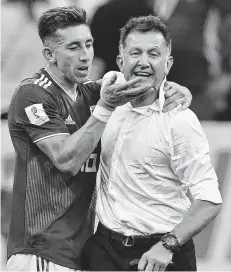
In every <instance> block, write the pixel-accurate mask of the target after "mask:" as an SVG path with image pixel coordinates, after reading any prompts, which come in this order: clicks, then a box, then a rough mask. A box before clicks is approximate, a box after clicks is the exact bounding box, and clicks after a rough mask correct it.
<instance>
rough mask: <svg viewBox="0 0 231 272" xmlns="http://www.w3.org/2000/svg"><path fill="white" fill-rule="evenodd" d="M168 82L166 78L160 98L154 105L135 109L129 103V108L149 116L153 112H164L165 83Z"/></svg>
mask: <svg viewBox="0 0 231 272" xmlns="http://www.w3.org/2000/svg"><path fill="white" fill-rule="evenodd" d="M165 82H166V77H165V78H164V79H163V81H162V82H161V85H160V89H159V98H158V99H156V100H155V101H154V102H153V103H152V104H150V105H147V106H142V107H137V108H134V107H133V106H132V104H131V102H129V103H128V107H129V108H130V109H131V110H132V111H135V112H137V113H140V114H143V115H146V116H149V115H150V114H151V113H152V112H153V111H162V110H163V106H164V101H165V97H164V83H165Z"/></svg>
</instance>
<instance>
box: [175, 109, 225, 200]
mask: <svg viewBox="0 0 231 272" xmlns="http://www.w3.org/2000/svg"><path fill="white" fill-rule="evenodd" d="M170 135H171V136H170V147H171V163H172V169H173V171H174V172H175V174H177V175H178V177H179V179H180V181H181V183H182V185H183V186H186V187H189V190H190V192H191V194H192V197H193V198H194V200H195V199H200V200H206V201H210V202H213V203H217V204H218V203H222V199H221V194H220V191H219V189H218V179H217V175H216V172H215V170H214V167H213V166H212V164H211V162H210V155H209V145H208V141H207V139H206V136H205V133H204V131H203V129H202V127H201V125H200V123H199V120H198V119H197V117H196V115H195V114H194V113H193V112H192V111H190V110H186V111H182V112H179V113H178V114H177V116H176V117H175V119H174V121H173V123H172V126H171V131H170Z"/></svg>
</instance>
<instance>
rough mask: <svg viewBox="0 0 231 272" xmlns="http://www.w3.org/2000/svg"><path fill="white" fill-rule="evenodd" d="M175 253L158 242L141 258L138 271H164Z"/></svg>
mask: <svg viewBox="0 0 231 272" xmlns="http://www.w3.org/2000/svg"><path fill="white" fill-rule="evenodd" d="M172 255H173V253H172V252H171V251H170V250H168V249H166V248H165V247H164V246H163V245H162V242H158V243H157V244H155V245H154V246H153V247H151V249H150V250H149V251H147V252H145V253H144V254H143V256H142V257H141V259H140V261H139V264H138V270H142V271H164V270H165V268H166V266H167V265H168V264H169V263H170V262H171V260H172Z"/></svg>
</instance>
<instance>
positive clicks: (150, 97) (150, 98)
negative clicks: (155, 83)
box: [131, 91, 159, 108]
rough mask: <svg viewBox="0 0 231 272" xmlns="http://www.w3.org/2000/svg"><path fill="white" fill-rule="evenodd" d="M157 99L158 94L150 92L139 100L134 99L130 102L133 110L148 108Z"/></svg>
mask: <svg viewBox="0 0 231 272" xmlns="http://www.w3.org/2000/svg"><path fill="white" fill-rule="evenodd" d="M158 97H159V92H156V91H152V92H148V93H147V94H144V95H142V96H141V97H139V98H135V99H133V100H132V101H131V103H132V106H133V107H134V108H138V107H143V106H148V105H151V104H153V103H154V101H155V100H156V99H158Z"/></svg>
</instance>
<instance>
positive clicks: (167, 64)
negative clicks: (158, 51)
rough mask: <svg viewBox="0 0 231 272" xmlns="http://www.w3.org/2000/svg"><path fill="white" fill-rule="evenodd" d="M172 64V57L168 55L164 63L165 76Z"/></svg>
mask: <svg viewBox="0 0 231 272" xmlns="http://www.w3.org/2000/svg"><path fill="white" fill-rule="evenodd" d="M172 65H173V57H172V56H169V57H168V58H167V60H166V63H165V75H166V76H167V75H168V73H169V71H170V69H171V68H172Z"/></svg>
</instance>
